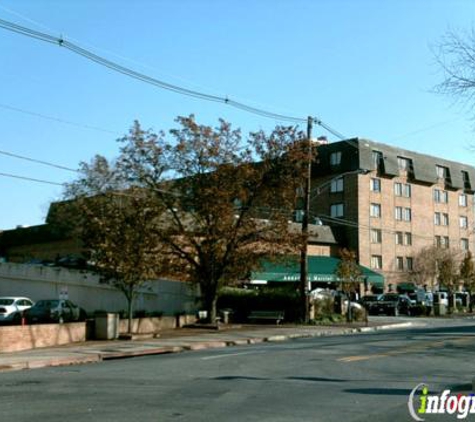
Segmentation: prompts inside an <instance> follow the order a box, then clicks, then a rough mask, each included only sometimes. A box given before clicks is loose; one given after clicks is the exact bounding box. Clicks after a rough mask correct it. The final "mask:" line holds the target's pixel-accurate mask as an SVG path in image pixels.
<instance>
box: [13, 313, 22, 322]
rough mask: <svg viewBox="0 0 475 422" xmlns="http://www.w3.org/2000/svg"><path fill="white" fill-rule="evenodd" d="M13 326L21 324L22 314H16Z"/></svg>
mask: <svg viewBox="0 0 475 422" xmlns="http://www.w3.org/2000/svg"><path fill="white" fill-rule="evenodd" d="M12 324H14V325H18V324H21V315H20V314H18V313H16V314H15V315H13V319H12Z"/></svg>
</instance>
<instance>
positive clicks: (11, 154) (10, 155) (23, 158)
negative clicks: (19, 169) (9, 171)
mask: <svg viewBox="0 0 475 422" xmlns="http://www.w3.org/2000/svg"><path fill="white" fill-rule="evenodd" d="M0 154H2V155H6V156H7V157H13V158H18V159H20V160H25V161H30V162H32V163H38V164H43V165H45V166H49V167H54V168H57V169H60V170H67V171H71V172H74V173H77V170H76V169H73V168H70V167H66V166H62V165H60V164H55V163H51V162H49V161H43V160H38V159H36V158H31V157H26V156H24V155H19V154H14V153H12V152H8V151H2V150H0Z"/></svg>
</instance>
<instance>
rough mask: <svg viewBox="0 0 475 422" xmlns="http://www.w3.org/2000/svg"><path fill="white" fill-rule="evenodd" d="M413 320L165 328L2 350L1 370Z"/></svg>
mask: <svg viewBox="0 0 475 422" xmlns="http://www.w3.org/2000/svg"><path fill="white" fill-rule="evenodd" d="M415 325H416V324H415V323H413V322H402V323H394V324H384V323H383V324H371V325H370V326H368V327H365V326H352V327H348V326H346V327H345V326H326V327H322V326H314V327H312V326H309V327H302V326H285V325H284V326H262V325H260V326H247V325H246V326H234V327H233V326H231V327H230V328H225V329H222V330H209V329H199V328H184V329H176V330H169V331H163V332H161V333H160V337H158V338H154V339H147V340H135V341H123V340H114V341H88V342H84V343H72V344H69V345H67V346H61V347H48V348H39V349H33V350H26V351H21V352H14V353H0V372H2V371H12V370H20V369H33V368H44V367H50V366H66V365H78V364H84V363H95V362H101V361H104V360H111V359H122V358H129V357H134V356H145V355H158V354H165V353H179V352H185V351H191V350H205V349H211V348H219V347H229V346H244V345H247V344H256V343H263V342H276V341H286V340H292V339H299V338H310V337H321V336H335V335H343V334H356V333H365V332H374V331H376V330H385V329H396V328H407V327H411V326H415Z"/></svg>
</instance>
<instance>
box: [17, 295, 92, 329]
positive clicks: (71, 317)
mask: <svg viewBox="0 0 475 422" xmlns="http://www.w3.org/2000/svg"><path fill="white" fill-rule="evenodd" d="M25 317H26V320H27V322H28V323H30V324H32V323H35V322H75V321H83V320H85V319H86V312H85V311H84V309H81V308H80V307H79V306H77V305H75V304H74V303H73V302H71V301H70V300H59V299H47V300H39V301H38V302H36V304H35V305H34V306H32V307H31V308H30V309H28V310H27V311H25Z"/></svg>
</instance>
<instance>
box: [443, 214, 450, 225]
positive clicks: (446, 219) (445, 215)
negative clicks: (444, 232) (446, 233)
mask: <svg viewBox="0 0 475 422" xmlns="http://www.w3.org/2000/svg"><path fill="white" fill-rule="evenodd" d="M442 225H443V226H448V225H449V214H447V213H446V212H443V213H442Z"/></svg>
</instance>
